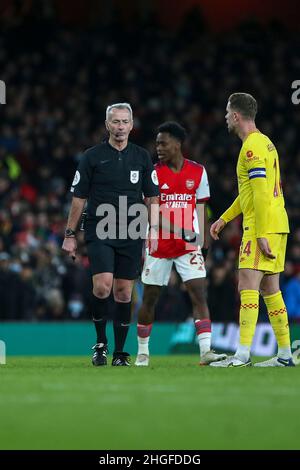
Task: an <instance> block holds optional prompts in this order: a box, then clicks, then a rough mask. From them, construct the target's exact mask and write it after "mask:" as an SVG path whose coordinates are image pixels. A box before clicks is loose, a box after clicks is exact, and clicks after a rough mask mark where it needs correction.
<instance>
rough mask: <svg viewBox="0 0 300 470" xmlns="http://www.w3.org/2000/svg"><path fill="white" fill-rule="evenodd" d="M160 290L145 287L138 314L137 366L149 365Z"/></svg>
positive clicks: (156, 287)
mask: <svg viewBox="0 0 300 470" xmlns="http://www.w3.org/2000/svg"><path fill="white" fill-rule="evenodd" d="M160 289H161V288H160V286H150V285H145V286H144V295H143V304H142V306H141V308H140V311H139V313H138V324H137V330H138V353H137V358H136V361H135V365H136V366H148V365H149V339H150V334H151V330H152V324H153V321H154V311H155V305H156V303H157V300H158V297H159V294H160Z"/></svg>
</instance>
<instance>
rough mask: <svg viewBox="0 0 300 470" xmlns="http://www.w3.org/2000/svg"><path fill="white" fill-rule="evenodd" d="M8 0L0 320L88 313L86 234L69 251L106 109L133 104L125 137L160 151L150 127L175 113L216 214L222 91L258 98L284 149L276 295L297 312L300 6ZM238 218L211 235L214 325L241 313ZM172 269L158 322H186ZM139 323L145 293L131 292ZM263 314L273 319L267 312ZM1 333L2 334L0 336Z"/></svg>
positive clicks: (1, 40) (224, 179) (261, 119)
mask: <svg viewBox="0 0 300 470" xmlns="http://www.w3.org/2000/svg"><path fill="white" fill-rule="evenodd" d="M282 3H283V2H280V1H264V2H261V1H254V0H252V1H251V2H248V1H247V2H246V1H245V2H241V1H235V0H231V1H226V2H224V1H217V0H213V1H209V0H207V1H192V0H189V1H188V0H185V1H184V2H183V1H180V0H178V1H169V0H159V1H158V0H157V1H150V0H148V1H138V0H136V1H129V0H127V1H125V0H123V1H117V0H115V1H112V0H110V1H96V0H84V1H82V0H80V1H79V0H77V1H71V0H70V1H69V0H63V1H58V0H57V1H54V0H53V1H50V0H49V1H43V2H40V1H34V0H24V1H12V0H7V1H5V0H4V1H3V0H2V1H1V6H0V8H1V10H0V28H1V36H0V80H3V81H4V82H5V83H6V94H7V96H6V104H5V105H0V113H1V119H0V320H1V321H2V322H3V321H5V322H6V321H15V320H26V321H30V322H33V321H37V322H43V321H61V320H72V321H74V322H75V321H80V320H87V319H89V318H90V315H89V311H88V307H87V306H88V297H89V290H90V279H89V274H88V263H87V258H86V252H85V248H84V246H83V243H82V234H81V235H80V238H79V240H80V243H79V256H78V258H77V261H76V263H75V264H74V263H72V261H70V260H69V259H68V258H67V257H66V256H65V255H64V254H63V253H62V251H61V244H62V239H63V233H64V228H65V224H66V216H67V212H68V207H69V204H70V194H69V192H68V190H69V187H70V184H71V181H72V179H73V175H74V171H75V168H76V166H77V163H78V160H79V158H80V156H81V154H82V152H83V151H84V150H85V149H86V148H87V147H90V146H92V145H94V144H95V143H97V142H99V141H100V140H101V139H103V138H104V137H105V129H104V126H103V122H104V118H105V108H106V106H107V105H108V104H111V103H113V102H119V101H128V102H130V103H131V105H132V107H133V110H134V118H135V128H134V131H133V132H132V135H131V139H132V140H133V141H134V142H136V143H138V144H140V145H143V146H145V147H147V148H148V149H149V151H150V152H151V154H152V155H153V157H154V158H155V148H154V139H155V129H156V127H157V126H158V125H159V124H160V123H161V122H163V121H165V120H169V119H172V120H178V121H179V122H180V123H182V124H183V125H184V126H185V127H186V128H187V130H188V133H189V137H188V140H187V143H186V146H185V155H186V156H188V157H189V158H192V159H194V160H196V161H199V162H201V163H203V164H204V165H205V166H206V169H207V172H208V176H209V180H210V187H211V200H210V203H209V209H210V217H211V220H215V219H216V218H217V217H218V216H219V215H220V213H221V212H222V211H223V210H224V209H225V208H226V207H227V206H228V205H229V204H230V203H231V201H232V200H233V198H234V196H235V194H236V189H237V185H236V176H235V162H236V159H237V155H238V152H239V148H240V142H239V140H238V139H237V138H236V137H233V136H229V135H228V133H227V128H226V125H225V120H224V115H225V107H226V102H227V98H228V96H229V95H230V93H232V92H235V91H247V92H249V93H252V94H253V95H254V96H255V97H256V98H257V100H258V104H259V114H258V120H257V123H258V127H259V129H260V130H262V131H263V132H265V133H266V134H267V135H268V136H269V137H270V138H271V139H272V140H273V141H274V143H275V145H276V146H277V148H278V151H279V155H280V159H281V171H282V180H283V188H284V194H285V198H286V206H287V210H288V213H289V217H290V224H291V235H290V238H289V246H288V252H287V263H286V271H285V274H284V275H283V276H282V290H283V293H284V297H285V301H286V303H287V306H288V309H289V313H290V318H291V319H293V320H295V321H297V320H298V321H299V319H300V302H298V299H299V298H300V148H299V132H298V131H299V126H300V112H299V111H300V105H298V106H296V105H294V104H293V103H292V100H291V97H292V93H293V90H292V82H293V81H294V80H297V79H300V55H299V51H300V40H299V32H298V27H299V25H298V16H297V15H296V14H295V11H296V6H297V2H293V1H285V2H284V8H283V4H282ZM240 235H241V231H240V225H239V223H232V224H230V226H229V227H228V228H227V229H226V231H225V232H224V234H223V236H222V238H221V240H220V241H219V242H217V243H213V244H212V247H211V252H210V257H209V260H208V264H207V267H208V300H209V306H210V309H211V316H212V320H213V321H214V322H218V321H222V322H223V321H226V322H227V321H228V322H230V321H236V320H237V315H238V309H239V305H238V297H237V293H236V256H237V252H238V247H239V240H240ZM178 286H180V283H179V281H178V279H177V276H176V274H175V273H174V274H173V275H172V279H171V282H170V285H169V286H168V288H165V289H164V292H163V294H162V298H161V300H160V302H159V306H158V308H157V320H158V321H168V320H171V321H177V322H178V321H184V320H186V319H187V318H189V317H191V306H190V304H189V300H188V298H187V296H186V293H185V292H184V289H183V288H182V287H181V286H180V287H179V288H178ZM134 299H135V300H134V304H135V305H134V311H133V317H134V318H136V313H137V308H138V305H139V302H140V299H141V285H140V284H137V286H136V289H135V296H134ZM260 319H261V320H264V319H266V317H265V315H264V312H263V311H262V313H261V316H260ZM0 336H1V335H0Z"/></svg>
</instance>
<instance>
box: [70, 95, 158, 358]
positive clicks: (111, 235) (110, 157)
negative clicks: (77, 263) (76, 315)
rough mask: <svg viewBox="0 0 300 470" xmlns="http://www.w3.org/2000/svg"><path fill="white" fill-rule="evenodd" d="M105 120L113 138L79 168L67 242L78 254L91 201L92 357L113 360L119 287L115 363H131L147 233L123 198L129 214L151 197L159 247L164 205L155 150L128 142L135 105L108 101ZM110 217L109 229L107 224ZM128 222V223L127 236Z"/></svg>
mask: <svg viewBox="0 0 300 470" xmlns="http://www.w3.org/2000/svg"><path fill="white" fill-rule="evenodd" d="M105 125H106V129H107V131H108V133H109V139H108V141H107V142H104V143H101V144H98V145H96V146H94V147H92V148H90V149H88V150H86V151H85V153H84V155H83V156H82V158H81V160H80V162H79V165H78V168H77V171H76V173H75V177H74V180H73V183H72V188H71V191H72V193H73V199H72V204H71V208H70V213H69V217H68V222H67V227H66V231H65V239H64V242H63V245H62V248H63V250H65V251H66V252H67V253H68V254H69V255H70V256H72V257H73V258H74V257H75V255H76V249H77V243H76V228H77V225H78V222H79V220H80V217H81V214H82V212H83V209H84V206H85V203H86V201H87V216H86V223H85V242H86V246H87V253H88V257H89V261H90V267H91V272H92V279H93V295H92V316H93V321H94V324H95V328H96V333H97V343H96V345H95V346H94V347H93V349H94V354H93V358H92V363H93V364H94V365H95V366H102V365H106V364H107V357H106V356H107V353H108V347H107V337H106V322H107V317H108V313H109V303H110V300H109V296H110V293H111V291H113V296H114V300H115V316H114V322H113V327H114V338H115V350H114V353H113V360H112V365H113V366H129V365H130V357H129V354H128V353H126V352H124V351H123V348H124V344H125V340H126V337H127V333H128V329H129V325H130V317H131V295H132V288H133V284H134V280H135V279H136V278H137V277H138V276H139V274H140V267H141V266H140V263H141V257H142V246H143V236H139V237H136V236H132V235H131V233H130V230H129V229H128V227H129V222H130V221H131V220H132V219H133V216H131V217H127V218H126V219H125V220H126V222H125V223H124V215H125V216H127V214H124V212H125V211H124V208H123V206H122V207H121V204H120V200H121V199H122V201H123V202H124V200H125V202H126V203H127V208H128V214H129V213H132V211H131V212H130V208H131V209H133V206H134V205H137V204H140V205H142V204H143V196H144V197H145V198H147V207H148V214H149V215H148V220H149V224H150V234H149V238H150V241H151V249H152V251H154V250H155V248H156V243H157V242H156V235H157V234H156V230H157V225H158V215H156V212H155V210H153V209H154V208H157V207H158V196H159V189H158V180H157V176H156V172H155V170H154V167H153V164H152V161H151V157H150V155H149V153H148V152H147V151H146V150H145V149H143V148H141V147H139V146H137V145H134V144H132V143H130V142H128V136H129V134H130V132H131V130H132V127H133V116H132V109H131V106H130V105H129V104H128V103H117V104H112V105H111V106H108V107H107V109H106V121H105ZM135 207H136V206H135ZM142 208H144V205H143V206H142ZM151 209H152V210H151ZM108 213H109V214H110V217H108V216H107V214H108ZM151 214H154V215H152V216H151ZM104 216H105V217H104ZM121 219H122V220H123V222H121ZM104 222H106V228H107V230H106V231H105V232H103V230H102V229H101V227H102V228H103V223H104ZM101 224H102V225H101ZM124 224H125V226H124ZM124 228H125V229H126V230H127V229H128V231H127V232H126V235H125V236H124ZM121 232H122V234H123V235H122V236H120V233H121Z"/></svg>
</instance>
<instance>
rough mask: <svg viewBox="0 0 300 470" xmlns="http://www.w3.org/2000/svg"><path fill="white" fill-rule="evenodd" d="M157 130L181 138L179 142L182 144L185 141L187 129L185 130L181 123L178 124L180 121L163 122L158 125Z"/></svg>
mask: <svg viewBox="0 0 300 470" xmlns="http://www.w3.org/2000/svg"><path fill="white" fill-rule="evenodd" d="M157 132H158V133H159V132H167V133H168V134H170V135H171V136H172V137H174V138H175V139H177V140H179V142H180V143H181V144H183V142H184V141H185V139H186V130H185V128H184V127H182V126H181V125H180V124H178V122H175V121H167V122H164V123H163V124H161V125H160V126H159V127H158V129H157Z"/></svg>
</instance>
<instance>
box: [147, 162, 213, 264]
mask: <svg viewBox="0 0 300 470" xmlns="http://www.w3.org/2000/svg"><path fill="white" fill-rule="evenodd" d="M155 169H156V172H157V176H158V182H159V190H160V211H161V213H162V217H163V218H164V219H165V221H171V222H173V223H174V225H175V227H184V228H185V229H188V230H193V231H194V232H197V233H199V226H198V220H197V214H196V202H205V201H207V200H208V199H209V196H210V194H209V184H208V179H207V173H206V171H205V168H204V166H202V165H200V164H199V163H196V162H193V161H191V160H188V159H186V158H185V159H184V163H183V166H182V168H181V170H180V172H179V173H175V172H174V171H172V170H171V169H170V168H169V167H168V165H166V164H164V163H162V162H159V163H157V164H156V165H155ZM194 250H195V246H192V245H190V244H188V243H186V242H185V241H184V240H182V239H181V238H179V237H178V235H174V234H173V233H169V232H168V231H166V230H160V232H159V239H158V249H157V251H155V252H154V253H153V254H152V256H154V257H156V258H177V257H178V256H182V255H184V254H186V253H189V252H190V251H194Z"/></svg>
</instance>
